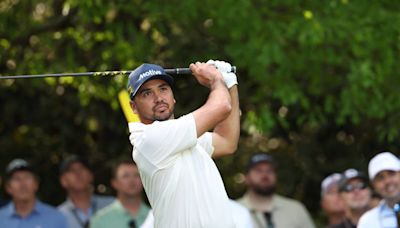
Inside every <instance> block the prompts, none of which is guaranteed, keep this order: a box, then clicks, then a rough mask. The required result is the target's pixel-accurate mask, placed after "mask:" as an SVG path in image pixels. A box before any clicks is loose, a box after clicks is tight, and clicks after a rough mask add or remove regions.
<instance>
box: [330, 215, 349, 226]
mask: <svg viewBox="0 0 400 228" xmlns="http://www.w3.org/2000/svg"><path fill="white" fill-rule="evenodd" d="M327 218H328V224H329V225H335V224H339V223H341V222H342V221H343V219H344V218H345V213H344V212H336V213H331V214H329V215H327Z"/></svg>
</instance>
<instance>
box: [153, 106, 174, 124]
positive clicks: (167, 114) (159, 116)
mask: <svg viewBox="0 0 400 228" xmlns="http://www.w3.org/2000/svg"><path fill="white" fill-rule="evenodd" d="M160 104H162V105H164V106H165V107H166V108H167V110H165V111H163V112H162V113H157V111H156V107H157V106H155V107H154V108H153V113H154V115H153V120H156V121H164V120H169V119H171V117H173V111H172V110H171V109H170V106H169V105H168V104H167V103H165V102H160V103H159V104H157V105H160Z"/></svg>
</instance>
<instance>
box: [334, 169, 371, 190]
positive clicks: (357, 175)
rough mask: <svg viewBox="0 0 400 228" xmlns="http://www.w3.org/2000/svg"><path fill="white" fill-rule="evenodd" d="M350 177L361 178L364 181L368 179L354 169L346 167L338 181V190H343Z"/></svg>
mask: <svg viewBox="0 0 400 228" xmlns="http://www.w3.org/2000/svg"><path fill="white" fill-rule="evenodd" d="M352 179H361V180H362V181H363V182H364V183H366V182H367V181H368V179H367V177H366V176H365V175H364V174H363V173H361V172H360V171H358V170H356V169H353V168H351V169H347V170H346V171H344V172H343V174H342V179H341V180H340V182H339V191H345V188H346V185H347V184H348V183H349V181H350V180H352Z"/></svg>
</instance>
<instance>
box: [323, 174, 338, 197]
mask: <svg viewBox="0 0 400 228" xmlns="http://www.w3.org/2000/svg"><path fill="white" fill-rule="evenodd" d="M341 179H342V174H340V173H332V174H331V175H329V176H327V177H325V179H324V180H323V181H322V182H321V197H322V196H324V195H325V193H326V192H328V191H329V189H330V188H331V187H332V186H334V185H336V186H338V185H339V182H340V180H341Z"/></svg>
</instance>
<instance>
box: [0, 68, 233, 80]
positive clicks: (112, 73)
mask: <svg viewBox="0 0 400 228" xmlns="http://www.w3.org/2000/svg"><path fill="white" fill-rule="evenodd" d="M164 70H165V72H166V73H167V74H171V75H181V74H192V71H191V70H190V68H171V69H164ZM131 72H132V71H99V72H83V73H61V74H26V75H13V76H8V75H7V76H1V75H0V79H22V78H47V77H80V76H116V75H129V74H130V73H131ZM231 72H233V73H236V67H235V66H232V70H231Z"/></svg>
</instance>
